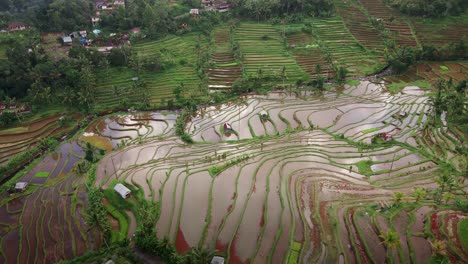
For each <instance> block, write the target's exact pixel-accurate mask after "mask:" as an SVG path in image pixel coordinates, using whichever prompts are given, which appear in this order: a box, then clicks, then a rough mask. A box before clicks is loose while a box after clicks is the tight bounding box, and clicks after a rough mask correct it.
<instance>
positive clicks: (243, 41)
mask: <svg viewBox="0 0 468 264" xmlns="http://www.w3.org/2000/svg"><path fill="white" fill-rule="evenodd" d="M235 40H236V41H237V42H238V43H239V46H240V50H241V53H242V56H243V59H242V63H243V67H244V68H243V69H244V77H246V76H255V75H256V74H257V73H258V72H259V70H261V74H263V75H265V76H266V75H271V76H276V77H279V78H280V79H282V80H284V82H285V83H294V82H295V81H296V80H299V79H302V80H307V79H308V78H309V76H308V75H307V74H306V73H305V72H304V71H303V70H302V69H301V68H300V67H299V65H298V64H297V62H296V60H295V59H294V56H292V54H290V53H289V52H288V50H287V48H286V44H285V41H284V40H283V38H282V37H281V34H280V32H278V31H277V30H275V29H274V28H273V27H272V26H271V25H268V24H259V23H247V22H245V23H241V24H240V25H239V26H238V27H237V28H236V30H235Z"/></svg>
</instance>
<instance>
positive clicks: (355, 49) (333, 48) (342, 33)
mask: <svg viewBox="0 0 468 264" xmlns="http://www.w3.org/2000/svg"><path fill="white" fill-rule="evenodd" d="M312 26H313V29H314V34H316V36H317V37H318V39H319V40H320V41H321V46H322V48H323V49H325V50H326V51H327V52H328V53H329V54H330V55H331V58H332V64H333V65H334V66H335V67H345V68H346V69H347V70H348V71H349V72H350V74H351V75H355V76H360V75H367V74H370V73H373V72H375V71H378V70H379V69H380V68H382V67H383V63H382V62H381V61H379V59H378V57H377V56H376V55H374V54H372V53H371V52H369V51H367V50H366V48H365V47H364V46H363V45H362V44H361V43H359V42H358V41H357V40H356V39H355V38H354V37H353V35H352V34H351V33H350V32H349V31H348V29H347V28H346V25H345V24H344V22H343V20H342V19H341V18H329V19H315V20H313V22H312Z"/></svg>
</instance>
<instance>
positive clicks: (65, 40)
mask: <svg viewBox="0 0 468 264" xmlns="http://www.w3.org/2000/svg"><path fill="white" fill-rule="evenodd" d="M72 43H73V40H72V38H71V37H70V36H63V37H62V44H63V45H64V46H71V45H72Z"/></svg>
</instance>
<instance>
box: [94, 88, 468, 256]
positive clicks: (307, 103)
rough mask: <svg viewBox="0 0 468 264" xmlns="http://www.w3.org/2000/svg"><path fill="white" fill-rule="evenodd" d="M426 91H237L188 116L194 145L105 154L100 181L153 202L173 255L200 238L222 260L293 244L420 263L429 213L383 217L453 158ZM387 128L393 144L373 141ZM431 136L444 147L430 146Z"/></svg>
mask: <svg viewBox="0 0 468 264" xmlns="http://www.w3.org/2000/svg"><path fill="white" fill-rule="evenodd" d="M426 93H427V92H425V91H423V90H421V89H419V88H418V87H406V88H405V89H403V90H402V91H401V92H400V93H398V94H395V95H391V94H390V93H388V92H386V89H385V86H384V84H383V83H370V82H361V83H360V84H359V85H358V86H345V87H344V89H343V91H342V92H322V93H319V92H308V91H297V92H294V93H292V92H291V93H289V92H284V91H281V92H271V93H269V94H268V95H247V96H243V97H241V98H239V99H238V100H235V101H232V102H229V103H225V104H222V105H219V106H212V107H207V108H204V109H200V110H199V111H198V112H197V113H196V114H195V115H193V116H192V118H190V120H188V122H187V125H186V131H187V133H189V134H190V135H191V136H192V138H193V140H194V141H196V142H197V144H193V145H187V144H184V143H183V142H182V141H180V140H179V139H178V138H177V137H173V136H171V134H170V133H168V134H166V135H164V136H165V138H164V140H161V139H158V140H147V141H145V142H143V143H141V144H133V145H131V146H129V147H127V148H123V149H121V150H118V151H114V152H113V153H111V154H109V155H108V156H106V157H104V159H103V160H102V161H101V162H100V164H99V167H98V171H97V185H98V186H100V187H101V188H108V187H109V185H110V184H111V183H112V181H113V180H114V179H115V178H117V179H118V180H119V181H122V182H125V183H126V184H129V185H134V186H138V187H139V188H141V189H142V190H143V192H144V196H145V197H147V198H148V199H153V200H154V201H158V202H160V204H161V214H160V217H159V219H158V221H157V223H156V229H157V235H158V237H160V238H162V237H164V236H167V237H169V238H170V240H171V241H172V242H174V243H175V244H176V247H177V249H178V251H179V252H180V253H184V252H186V251H187V250H188V249H189V248H190V247H196V246H198V245H203V246H205V247H208V248H210V249H216V250H217V251H218V253H219V254H222V255H224V256H225V257H226V258H227V261H228V263H248V262H253V263H266V262H272V263H282V262H284V261H288V259H289V258H292V257H291V256H293V255H294V254H292V245H293V243H294V244H298V245H300V249H299V259H300V260H301V263H302V262H303V263H314V262H317V261H318V260H321V261H322V262H324V263H330V262H338V261H344V262H346V263H356V262H381V261H385V260H386V259H387V258H388V256H389V255H391V256H393V258H394V259H395V261H397V262H407V261H416V259H417V260H424V261H425V260H427V259H428V258H430V254H428V247H427V246H428V245H429V244H428V243H429V242H428V240H426V239H425V238H422V237H420V236H419V235H418V234H412V235H411V234H409V235H408V236H407V237H406V234H408V232H409V231H408V230H411V228H415V227H414V226H415V225H419V224H420V222H418V221H424V219H416V220H414V219H413V218H412V217H410V216H413V215H415V214H416V210H414V211H413V210H411V209H408V210H406V209H404V210H400V211H399V212H398V213H397V215H396V216H395V217H393V218H387V217H385V210H387V209H385V208H388V207H389V206H390V205H391V204H392V203H393V201H392V194H393V193H395V192H396V191H398V192H402V193H404V194H405V195H406V196H410V194H411V193H412V191H413V189H414V187H415V186H418V187H423V188H428V189H433V188H435V187H436V186H437V185H436V183H435V181H434V180H433V177H431V174H432V173H433V172H434V170H435V169H436V168H437V164H436V161H437V160H440V159H442V160H448V161H453V162H457V156H456V155H454V153H453V152H454V145H453V142H459V141H460V137H461V135H459V134H458V132H456V131H452V130H451V129H449V128H443V129H438V130H428V129H427V127H426V126H425V123H426V121H427V120H428V115H429V114H430V111H431V109H430V106H429V103H428V98H427V97H426ZM265 113H266V116H262V115H264V114H265ZM124 123H126V124H127V123H128V122H124ZM226 123H228V124H229V125H230V126H231V127H232V131H231V132H230V133H225V132H226V131H224V128H223V126H224V124H226ZM104 124H105V126H104V125H102V124H101V125H96V126H95V127H97V128H102V129H100V130H99V129H98V130H95V131H94V133H98V134H99V135H101V136H106V137H107V138H110V140H115V139H116V138H119V136H122V134H121V133H120V132H110V130H117V131H121V130H124V132H125V133H127V131H128V134H125V136H127V137H129V138H131V139H132V140H133V142H136V141H135V138H134V137H133V136H134V134H132V133H136V134H137V135H138V133H140V132H138V131H141V130H138V129H137V132H133V131H130V129H129V128H128V127H127V125H123V124H122V123H121V122H120V124H119V121H118V119H109V120H107V121H104ZM125 127H126V128H127V129H124V128H125ZM143 131H145V130H144V129H143ZM383 133H385V134H387V135H390V136H391V139H392V140H391V141H390V142H389V143H387V144H381V145H372V144H371V143H372V140H373V138H375V137H379V135H381V134H383ZM423 133H427V134H428V136H427V137H426V138H427V139H426V138H425V137H421V135H422V134H423ZM462 137H463V136H462ZM430 139H432V140H438V142H440V144H439V147H438V148H437V149H433V148H430V147H429V146H430V144H431V141H430ZM441 139H446V140H441ZM421 148H430V149H431V150H430V151H427V152H421V151H418V150H419V149H421ZM371 207H372V208H374V209H370V208H371ZM378 208H380V209H378ZM376 209H378V210H377V211H375V210H376ZM372 210H374V211H372ZM389 226H392V227H394V228H395V229H396V231H397V232H398V234H399V235H400V236H405V238H402V239H403V242H404V243H405V245H406V246H402V247H401V248H399V249H398V251H397V252H393V253H389V252H387V249H386V248H385V247H384V246H382V245H381V244H379V241H380V240H379V239H380V238H379V234H380V233H381V232H382V231H386V230H387V229H388V228H389ZM414 243H416V244H417V245H414ZM296 250H297V249H296ZM450 254H452V255H453V256H456V257H457V258H462V259H463V258H464V256H463V254H461V255H460V253H459V252H457V251H455V250H454V251H453V252H452V251H451V252H450ZM291 261H294V260H291Z"/></svg>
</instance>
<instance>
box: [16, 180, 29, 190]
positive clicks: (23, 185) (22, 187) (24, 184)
mask: <svg viewBox="0 0 468 264" xmlns="http://www.w3.org/2000/svg"><path fill="white" fill-rule="evenodd" d="M26 187H28V183H27V182H17V183H16V185H15V190H16V191H17V192H24V191H25V190H26Z"/></svg>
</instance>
